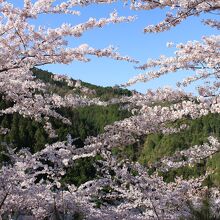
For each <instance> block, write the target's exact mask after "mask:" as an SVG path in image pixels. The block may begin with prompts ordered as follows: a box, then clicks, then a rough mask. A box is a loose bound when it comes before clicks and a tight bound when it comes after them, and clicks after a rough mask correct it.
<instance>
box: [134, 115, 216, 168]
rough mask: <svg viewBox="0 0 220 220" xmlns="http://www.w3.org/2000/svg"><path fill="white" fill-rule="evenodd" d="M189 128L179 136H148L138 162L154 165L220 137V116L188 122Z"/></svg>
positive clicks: (205, 117) (209, 116) (210, 116)
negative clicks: (163, 159)
mask: <svg viewBox="0 0 220 220" xmlns="http://www.w3.org/2000/svg"><path fill="white" fill-rule="evenodd" d="M188 123H189V128H188V129H186V130H184V131H182V132H179V133H177V134H170V135H163V134H151V135H148V136H147V138H146V140H145V144H144V146H143V149H142V152H141V155H140V157H139V159H138V161H139V162H140V163H142V164H145V165H147V164H150V163H153V162H155V161H157V160H159V159H160V158H162V157H164V156H172V155H173V154H174V153H175V152H176V151H177V150H183V149H187V148H189V147H191V146H194V145H196V144H203V143H204V142H205V141H206V140H207V137H208V136H210V135H214V136H216V137H220V115H219V114H209V115H207V116H204V117H202V118H199V119H196V120H193V121H188Z"/></svg>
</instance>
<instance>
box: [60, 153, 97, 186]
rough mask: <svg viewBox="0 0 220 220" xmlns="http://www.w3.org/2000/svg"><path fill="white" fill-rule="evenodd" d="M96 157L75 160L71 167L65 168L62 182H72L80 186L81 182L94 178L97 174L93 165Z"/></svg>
mask: <svg viewBox="0 0 220 220" xmlns="http://www.w3.org/2000/svg"><path fill="white" fill-rule="evenodd" d="M97 159H98V157H96V158H83V159H79V160H76V162H75V163H74V165H73V167H71V168H69V169H68V170H67V173H66V175H65V176H64V177H63V179H62V184H63V185H65V184H74V185H76V186H80V185H81V184H83V183H85V182H87V181H89V180H92V179H94V178H95V177H96V176H97V172H96V169H95V167H94V163H95V161H96V160H97Z"/></svg>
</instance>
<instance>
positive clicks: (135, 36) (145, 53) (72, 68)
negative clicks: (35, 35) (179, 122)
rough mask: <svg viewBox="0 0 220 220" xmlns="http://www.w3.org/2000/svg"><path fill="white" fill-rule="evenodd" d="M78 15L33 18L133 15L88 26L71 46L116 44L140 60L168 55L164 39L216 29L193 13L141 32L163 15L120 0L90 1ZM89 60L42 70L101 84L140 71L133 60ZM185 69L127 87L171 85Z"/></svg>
mask: <svg viewBox="0 0 220 220" xmlns="http://www.w3.org/2000/svg"><path fill="white" fill-rule="evenodd" d="M10 2H12V3H13V4H19V5H21V3H22V2H23V1H22V0H16V1H15V0H11V1H10ZM79 9H80V11H81V16H79V17H77V16H69V15H68V16H66V15H56V16H47V17H45V16H43V17H41V18H40V19H39V21H38V22H37V23H38V24H42V25H45V26H48V27H49V26H52V27H56V26H58V25H59V24H62V23H63V22H66V23H71V24H78V23H82V22H84V21H86V20H87V19H89V18H90V17H95V18H101V17H108V15H109V13H111V12H112V11H113V10H114V9H116V10H117V11H118V13H119V15H122V16H128V15H137V16H138V17H137V19H136V20H135V21H134V22H131V23H123V24H110V25H108V26H105V27H104V28H101V29H99V28H97V29H93V30H90V31H88V32H86V33H84V35H83V36H82V37H81V38H70V39H69V42H70V45H71V46H77V45H79V44H81V43H87V44H89V45H90V46H92V47H96V48H104V47H107V46H109V45H113V46H116V47H118V51H119V52H120V54H122V55H129V56H131V57H133V58H135V59H137V60H140V62H141V64H143V63H144V62H145V61H146V60H147V59H148V58H158V57H159V56H160V55H161V54H164V55H172V53H173V49H170V48H167V47H166V43H167V42H168V41H172V42H174V43H180V42H183V43H184V42H187V41H188V40H200V39H201V37H202V36H204V35H210V34H215V33H216V32H217V31H215V30H213V29H211V28H209V27H207V26H204V25H203V24H201V22H200V21H201V19H202V17H193V18H190V19H188V20H187V21H185V22H183V23H182V24H181V25H179V26H177V27H175V28H173V29H172V30H170V31H167V32H164V33H158V34H144V33H143V28H144V27H145V26H147V25H149V24H156V23H157V22H159V21H161V20H162V19H163V18H164V17H165V12H164V11H163V10H153V11H131V10H130V9H129V7H128V6H126V7H123V3H116V4H111V5H91V6H88V7H83V8H79ZM90 58H91V62H89V63H82V62H73V63H71V64H69V65H60V64H59V65H58V64H57V65H46V66H44V67H42V68H43V69H45V70H49V71H52V72H54V73H60V74H66V75H68V76H70V77H72V78H74V79H81V80H83V81H86V82H89V83H93V84H96V85H103V86H114V85H115V84H121V83H124V82H126V81H127V80H128V79H130V78H131V77H133V76H134V75H137V74H139V73H142V71H140V70H137V69H135V68H134V66H135V64H133V63H127V62H122V61H115V60H111V59H107V58H96V57H90ZM184 75H186V73H184V72H182V73H175V74H170V75H168V76H166V77H163V78H160V79H158V80H154V81H152V82H150V83H139V84H137V85H135V86H132V87H130V88H131V89H137V90H138V91H141V92H144V91H146V89H148V88H156V87H158V86H163V85H172V86H174V85H175V82H176V81H177V80H178V79H181V78H183V76H184Z"/></svg>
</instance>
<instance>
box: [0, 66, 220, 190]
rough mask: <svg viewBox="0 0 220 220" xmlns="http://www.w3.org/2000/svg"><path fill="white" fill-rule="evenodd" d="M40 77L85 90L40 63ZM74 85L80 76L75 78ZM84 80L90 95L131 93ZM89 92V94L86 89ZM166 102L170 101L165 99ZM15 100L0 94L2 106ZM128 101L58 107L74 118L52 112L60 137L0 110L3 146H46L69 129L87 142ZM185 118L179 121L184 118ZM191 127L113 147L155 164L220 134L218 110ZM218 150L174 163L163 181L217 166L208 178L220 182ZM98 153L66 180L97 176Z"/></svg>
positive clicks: (125, 113) (62, 88)
mask: <svg viewBox="0 0 220 220" xmlns="http://www.w3.org/2000/svg"><path fill="white" fill-rule="evenodd" d="M34 75H35V76H36V80H38V79H40V80H42V81H43V82H45V83H46V86H47V92H48V93H57V94H60V95H62V96H64V95H66V94H81V95H82V91H81V90H80V89H79V88H77V89H73V88H74V86H68V83H67V82H66V81H65V78H61V80H59V81H56V80H54V79H53V74H52V73H50V72H47V71H43V70H40V69H34ZM71 81H72V82H73V85H74V84H75V83H76V82H77V80H73V79H71ZM81 86H85V87H86V88H88V89H90V90H93V91H95V92H93V93H92V94H89V96H90V97H99V98H101V99H102V100H111V99H113V98H120V97H122V96H130V95H131V92H130V91H129V90H124V89H120V88H112V87H100V86H95V85H91V84H89V83H85V82H81ZM87 95H88V94H87ZM166 104H167V103H166ZM12 105H13V103H10V101H6V100H4V99H2V98H1V99H0V108H1V109H4V108H6V107H9V106H12ZM123 105H124V103H121V104H120V103H118V104H112V105H107V106H97V105H91V106H85V107H79V108H75V109H72V108H60V109H57V111H58V112H59V113H60V114H61V115H62V116H64V117H66V118H68V119H69V120H70V121H71V124H70V125H66V124H64V123H62V121H60V120H59V119H55V118H50V119H49V121H50V122H51V124H52V126H53V128H54V130H55V132H56V134H57V137H54V138H50V137H49V136H48V134H47V132H46V131H45V129H44V121H41V122H37V121H35V120H33V119H31V118H29V117H23V116H21V115H19V114H18V113H14V114H9V115H2V116H0V127H1V128H7V129H8V130H7V131H6V133H4V132H3V133H1V134H0V142H1V148H2V149H4V146H5V144H6V143H7V144H10V145H11V146H13V147H14V148H16V149H17V150H19V149H21V148H28V149H30V151H31V152H32V153H35V152H38V151H39V150H41V149H43V148H44V146H45V144H48V143H51V144H52V143H55V142H57V141H65V140H66V139H67V136H68V135H71V137H72V138H73V144H75V145H76V146H77V147H79V148H80V147H83V146H84V141H85V139H86V137H88V136H97V135H98V134H100V133H102V132H103V131H104V127H105V126H106V125H109V124H112V123H113V122H115V121H119V120H122V119H125V118H127V117H130V116H131V115H132V114H131V112H130V111H129V110H127V109H126V108H123ZM181 123H183V121H179V122H176V124H181ZM184 123H187V124H188V126H189V127H188V128H187V129H185V130H183V131H181V132H179V133H177V134H162V133H158V134H149V135H146V136H143V137H142V138H140V140H139V142H138V143H135V144H133V145H128V146H124V147H115V148H113V149H112V153H113V155H115V156H117V157H118V159H119V160H121V159H126V158H128V159H129V160H131V161H138V162H140V163H141V164H142V165H144V166H146V167H147V168H150V170H152V172H153V171H154V170H155V168H154V166H153V164H154V163H156V162H157V161H158V160H160V159H161V158H163V157H164V156H172V155H173V154H174V153H175V152H176V151H180V150H184V149H188V148H190V147H192V146H194V145H200V144H203V143H205V142H206V141H207V138H208V137H209V136H210V135H214V136H216V137H220V116H219V114H208V115H207V116H203V117H202V118H199V119H195V120H193V121H191V120H188V121H187V120H185V121H184ZM6 159H7V158H5V156H4V154H1V161H2V162H3V161H4V160H6ZM219 159H220V153H217V154H215V155H214V156H213V157H212V158H208V159H207V160H206V159H205V160H202V161H201V162H200V163H199V164H197V165H195V166H194V167H189V166H186V167H183V168H179V169H172V170H171V171H169V172H165V173H164V172H161V173H160V175H162V176H163V177H164V180H165V181H168V182H170V181H173V180H174V179H175V177H176V176H181V175H182V176H183V177H184V178H186V179H187V178H190V177H193V176H194V177H197V176H199V175H204V174H205V172H206V171H207V170H210V169H211V170H214V173H213V174H211V175H210V177H209V178H208V180H207V182H206V183H205V184H211V185H213V184H214V185H216V186H220V162H219V161H220V160H219ZM93 161H94V159H90V158H88V159H80V160H78V162H77V164H76V165H75V166H74V168H73V169H70V170H69V172H68V173H67V175H66V176H65V177H64V179H63V181H64V182H68V183H71V181H72V182H73V183H74V184H76V185H80V184H82V183H84V182H86V181H88V180H89V179H92V178H95V176H96V174H95V173H96V171H95V169H94V167H93V165H92V164H93Z"/></svg>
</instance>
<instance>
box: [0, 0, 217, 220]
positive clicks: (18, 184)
mask: <svg viewBox="0 0 220 220" xmlns="http://www.w3.org/2000/svg"><path fill="white" fill-rule="evenodd" d="M23 2H24V5H23V7H21V8H19V7H15V6H14V5H13V4H11V3H9V1H6V0H0V14H1V17H0V49H1V50H0V51H1V53H0V94H1V100H0V101H1V102H0V107H1V110H0V117H1V127H0V138H1V140H3V141H4V142H5V143H4V144H1V148H2V149H1V150H2V156H1V169H0V216H1V218H6V219H9V218H11V217H12V218H15V217H16V216H17V215H30V216H31V217H33V218H35V219H48V218H53V219H56V218H59V219H60V218H64V217H66V216H70V217H71V218H73V216H74V215H75V216H76V214H77V213H78V215H82V216H83V218H86V219H103V220H104V219H106V220H109V219H143V220H144V219H179V218H181V217H182V218H190V217H192V215H193V213H192V206H193V207H195V208H197V209H199V207H201V206H202V205H203V201H204V198H206V197H207V195H208V199H209V206H210V210H211V212H212V213H213V215H214V217H215V218H217V217H219V215H220V214H219V209H220V203H219V201H220V192H219V188H218V186H217V185H216V184H211V183H212V182H210V181H209V180H210V178H211V175H212V174H213V173H214V172H215V169H203V170H202V169H201V172H200V173H201V175H197V176H188V177H189V178H183V177H182V176H178V175H176V176H175V178H174V179H173V180H172V181H166V175H167V176H169V175H172V174H170V172H172V171H173V170H179V169H184V168H185V167H188V169H190V167H192V166H198V164H200V163H201V161H205V162H206V161H207V160H208V159H209V157H215V156H216V155H218V153H219V149H220V147H219V145H220V144H219V140H218V138H219V126H218V125H217V126H215V125H214V127H213V128H212V130H208V129H207V130H208V131H207V134H206V136H205V137H204V139H205V140H202V142H203V143H195V146H193V144H192V143H193V141H192V143H191V144H188V146H187V147H185V148H184V147H183V143H180V146H181V147H180V149H175V150H173V151H174V152H172V154H171V153H170V152H168V153H167V154H168V155H166V154H163V153H161V155H160V156H161V157H159V158H157V159H159V160H157V161H152V163H151V164H148V165H149V166H148V167H146V166H143V165H141V164H140V163H139V162H138V161H137V160H135V158H133V159H134V161H131V160H129V159H127V158H126V157H125V158H124V157H122V158H120V157H117V154H118V153H117V152H116V151H117V150H116V151H115V148H116V149H117V148H118V149H120V148H121V147H125V148H126V147H127V146H128V147H129V146H132V147H133V148H134V149H135V147H136V148H137V147H138V146H140V145H141V142H142V141H143V140H144V139H145V138H149V137H150V135H152V134H155V133H156V135H158V134H159V135H162V136H167V135H175V134H182V132H185V131H187V129H190V126H191V125H190V123H189V121H190V122H191V121H192V120H197V122H198V121H199V120H200V119H201V118H203V117H208V116H210V115H211V117H213V118H215V117H216V118H217V117H218V118H219V113H220V102H219V101H220V97H219V86H220V83H219V77H220V75H219V74H220V73H219V65H220V59H219V48H220V44H219V40H220V37H219V36H218V35H217V36H206V37H203V39H202V41H201V42H198V41H189V42H187V43H186V44H182V43H181V44H177V45H176V49H177V51H176V52H175V54H174V56H173V57H165V56H161V57H160V58H159V59H155V60H149V61H148V62H147V63H146V64H143V65H141V66H140V67H139V68H140V69H142V70H149V71H148V72H147V73H145V74H140V75H138V76H136V77H134V78H133V79H131V80H129V81H128V82H127V83H125V84H124V85H123V86H129V85H132V84H134V83H136V82H139V81H144V82H147V81H149V80H152V79H154V78H158V77H160V76H162V75H165V74H168V73H170V72H177V71H179V70H187V71H188V70H190V71H192V73H193V75H192V76H190V77H188V78H186V79H184V80H183V81H182V82H179V83H178V86H180V87H181V86H187V85H189V84H191V83H193V82H196V81H199V82H201V81H202V83H200V85H199V86H198V94H199V95H193V94H188V93H186V92H184V91H181V90H172V89H169V88H163V89H158V90H156V91H153V90H148V91H147V93H146V94H139V93H135V92H133V93H131V92H128V91H127V90H122V89H120V88H117V87H116V88H114V89H107V90H109V92H107V96H106V94H105V92H104V91H106V90H104V89H102V88H100V87H95V88H94V87H93V86H91V85H88V84H85V83H84V84H83V83H78V82H76V81H74V80H71V79H69V78H68V77H66V76H53V75H51V76H50V77H48V73H47V77H46V75H45V76H44V74H42V72H41V71H37V69H36V67H37V66H41V65H44V64H52V63H63V64H68V63H70V62H72V61H75V60H77V61H84V62H87V61H89V58H88V55H94V56H97V57H109V58H112V59H116V60H123V61H128V62H135V63H137V61H136V60H135V59H133V58H130V57H128V56H121V55H120V54H119V53H118V52H117V51H115V49H114V48H112V47H108V48H104V49H96V48H92V47H90V46H89V45H87V44H81V45H79V46H78V47H75V48H69V47H68V42H67V41H66V37H73V38H74V37H80V36H81V35H82V34H83V33H84V32H85V31H87V30H89V29H92V28H96V27H97V28H101V27H103V26H105V25H107V24H109V23H121V22H130V21H133V20H134V17H131V16H128V17H123V16H122V17H120V16H118V14H117V12H116V11H113V12H112V13H111V14H110V16H109V17H108V18H101V19H99V20H97V19H95V18H91V19H89V20H88V21H86V22H85V23H82V24H77V25H71V24H63V25H61V26H60V27H56V28H45V27H43V26H34V25H33V24H32V23H31V22H30V20H32V19H33V20H36V19H37V18H38V17H39V16H40V15H41V14H71V15H72V16H76V15H79V11H77V10H75V8H80V7H78V6H87V5H89V4H92V3H97V4H101V3H108V4H110V3H112V2H115V1H111V0H109V1H99V0H98V1H75V0H70V1H65V2H62V3H60V1H56V0H49V1H45V0H36V1H31V0H24V1H23ZM126 3H127V4H129V5H130V8H131V9H133V10H152V9H156V8H160V9H163V8H166V9H168V10H169V9H170V12H168V13H167V14H166V18H165V20H164V21H161V22H160V23H159V24H157V25H153V26H148V27H146V28H145V29H144V30H145V32H161V31H166V30H169V29H170V28H172V27H174V26H176V25H178V24H179V23H181V22H182V21H183V20H185V19H187V18H188V17H189V16H198V15H200V14H202V13H209V12H217V13H218V12H219V9H220V1H219V0H208V1H204V0H192V1H187V0H154V1H151V0H144V1H142V0H140V1H131V2H126ZM171 12H173V13H171ZM204 23H205V24H206V25H209V26H211V27H213V28H217V29H219V21H218V20H210V19H208V20H205V21H204ZM168 46H174V45H173V43H168ZM37 76H38V77H37ZM203 81H204V82H205V83H203ZM59 85H60V87H59ZM57 88H59V89H57ZM70 90H72V91H70ZM91 109H93V111H91ZM101 115H104V116H103V117H104V118H102V117H101ZM81 122H83V123H82V124H81ZM198 124H199V123H198ZM198 124H197V125H198ZM85 125H86V126H87V127H88V128H86V127H85ZM200 130H201V129H200ZM214 135H216V137H215V136H214ZM79 138H80V139H79ZM28 148H29V149H30V150H28ZM152 148H155V149H156V145H154V146H153V145H152ZM125 152H126V151H125ZM139 152H140V151H139ZM164 156H166V157H164ZM136 159H137V158H136ZM213 161H214V160H213ZM213 161H212V162H213ZM83 164H84V165H83ZM213 164H215V163H214V162H213ZM213 164H212V165H213ZM81 165H82V166H83V168H82V167H81ZM209 167H212V166H209ZM217 172H218V171H217ZM79 177H80V178H79ZM189 204H191V205H189Z"/></svg>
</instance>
